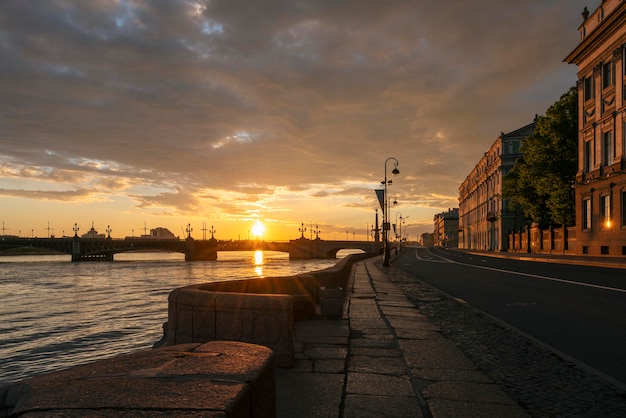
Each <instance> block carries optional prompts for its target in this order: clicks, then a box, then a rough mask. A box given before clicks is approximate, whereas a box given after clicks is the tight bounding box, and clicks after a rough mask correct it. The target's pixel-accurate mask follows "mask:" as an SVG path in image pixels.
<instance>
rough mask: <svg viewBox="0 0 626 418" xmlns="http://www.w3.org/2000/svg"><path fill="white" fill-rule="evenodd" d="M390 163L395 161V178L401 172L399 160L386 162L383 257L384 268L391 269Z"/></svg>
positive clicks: (393, 171)
mask: <svg viewBox="0 0 626 418" xmlns="http://www.w3.org/2000/svg"><path fill="white" fill-rule="evenodd" d="M389 161H393V170H392V171H391V174H392V175H394V176H397V175H398V174H400V170H398V164H399V163H398V160H397V159H395V158H393V157H389V158H387V159H386V160H385V180H384V181H383V185H384V187H385V191H384V196H383V197H384V200H383V201H384V202H385V206H386V207H385V213H384V220H383V235H384V237H383V241H384V243H385V254H384V256H383V266H385V267H389V259H390V258H391V254H390V252H389V229H390V228H389V226H390V225H389V201H388V200H387V185H391V184H392V181H391V180H387V163H388V162H389Z"/></svg>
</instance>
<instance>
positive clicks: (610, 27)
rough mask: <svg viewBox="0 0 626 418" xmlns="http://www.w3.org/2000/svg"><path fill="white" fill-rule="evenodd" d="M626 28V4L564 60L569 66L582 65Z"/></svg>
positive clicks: (606, 19)
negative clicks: (612, 37) (584, 60)
mask: <svg viewBox="0 0 626 418" xmlns="http://www.w3.org/2000/svg"><path fill="white" fill-rule="evenodd" d="M624 27H626V3H622V4H620V5H619V6H618V7H617V8H616V9H615V10H614V11H613V13H611V14H610V15H609V16H607V17H606V18H605V19H604V21H603V22H602V23H601V24H600V25H599V26H598V27H597V28H595V29H594V30H593V31H592V32H591V33H590V34H589V35H587V36H586V37H585V38H584V39H583V40H582V41H581V42H580V43H579V44H578V45H577V46H576V48H574V50H573V51H572V52H570V53H569V54H568V55H567V57H565V59H564V60H563V61H564V62H567V63H568V64H577V65H578V63H580V62H581V61H582V60H583V59H584V58H586V57H587V56H588V55H589V54H590V53H591V52H593V51H595V50H596V49H597V48H598V47H599V46H600V45H602V44H603V43H604V42H606V41H607V40H608V39H609V38H610V37H611V36H612V35H613V34H615V33H617V32H620V31H622V32H623V30H624Z"/></svg>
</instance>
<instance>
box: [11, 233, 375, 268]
mask: <svg viewBox="0 0 626 418" xmlns="http://www.w3.org/2000/svg"><path fill="white" fill-rule="evenodd" d="M11 248H39V249H47V250H50V251H55V252H58V253H62V254H70V255H71V256H72V261H73V262H79V261H113V255H114V254H117V253H124V252H132V251H168V252H178V253H183V254H185V260H186V261H200V260H216V259H217V252H218V251H255V250H262V251H280V252H286V253H289V258H290V259H310V258H335V257H336V255H337V252H338V251H339V250H342V249H359V250H363V251H365V252H377V251H380V248H381V243H377V242H364V241H325V240H322V239H319V238H318V239H314V240H310V239H307V238H299V239H296V240H291V241H288V242H287V241H285V242H271V241H254V240H244V241H221V240H217V239H215V238H211V239H209V240H195V239H193V238H187V239H185V240H179V239H158V238H157V239H155V238H125V239H112V238H80V237H77V236H74V237H73V238H72V237H64V238H14V237H0V253H1V252H2V251H6V250H9V249H11Z"/></svg>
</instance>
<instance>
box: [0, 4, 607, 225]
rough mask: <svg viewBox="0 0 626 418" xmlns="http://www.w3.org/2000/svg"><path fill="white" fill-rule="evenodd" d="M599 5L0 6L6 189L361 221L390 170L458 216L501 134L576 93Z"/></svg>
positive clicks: (412, 196) (1, 150) (0, 143)
mask: <svg viewBox="0 0 626 418" xmlns="http://www.w3.org/2000/svg"><path fill="white" fill-rule="evenodd" d="M595 3H597V1H596V2H593V1H587V0H575V1H571V0H547V1H546V0H531V1H525V2H503V1H497V0H477V1H473V2H432V1H414V0H389V1H385V2H380V1H373V0H366V1H364V0H347V1H343V2H337V1H334V0H333V1H331V0H320V1H315V2H310V1H301V0H296V1H293V0H268V1H263V2H250V1H243V0H211V1H204V0H197V1H185V0H177V1H172V0H150V1H148V0H145V1H142V0H134V1H112V0H111V1H106V0H98V1H90V2H66V1H61V0H58V1H57V0H47V1H42V2H37V6H36V7H33V5H32V4H31V3H30V2H24V1H19V0H7V1H3V2H0V28H1V29H0V156H1V157H2V158H3V160H4V161H11V162H12V168H10V169H7V168H4V169H2V170H1V171H0V175H1V176H2V177H0V182H2V178H8V177H15V176H17V177H32V178H36V179H41V180H43V179H45V180H47V181H50V182H55V183H58V184H60V185H68V186H69V185H74V187H77V188H80V187H91V186H97V187H98V188H99V189H100V190H101V191H102V192H108V193H112V194H114V193H118V192H122V191H125V190H127V188H128V187H132V185H138V186H141V185H146V186H149V187H154V188H161V189H163V191H162V192H160V193H156V194H155V193H152V194H150V193H146V194H142V195H139V194H133V195H132V197H133V198H134V199H137V201H138V202H139V203H138V205H139V207H140V208H148V207H154V206H162V207H171V208H176V210H179V211H181V212H183V213H186V212H190V211H195V210H198V209H200V202H201V201H202V202H203V203H205V204H208V205H218V204H219V205H221V206H222V207H226V204H223V203H221V202H218V200H220V199H217V198H216V199H209V200H205V199H203V198H202V197H200V195H196V194H208V195H212V196H222V195H223V192H224V191H235V192H236V193H240V194H241V195H240V196H239V198H240V199H241V201H244V200H245V198H243V197H242V196H243V195H248V196H249V197H250V199H258V198H260V197H265V198H266V199H267V200H266V206H265V208H266V209H268V210H270V209H272V208H273V209H274V210H278V209H279V208H278V207H272V206H271V205H272V204H271V200H272V199H270V198H269V197H270V196H274V198H275V197H276V192H277V191H279V190H280V191H281V192H284V193H287V191H298V190H303V191H306V190H310V189H311V188H314V187H317V186H316V185H327V186H336V187H337V188H338V189H337V190H339V191H333V192H324V191H320V192H317V193H313V194H312V195H311V196H312V197H313V196H318V197H327V198H331V197H336V195H337V194H338V193H343V194H344V195H347V196H350V195H351V196H353V197H354V199H355V200H354V202H352V203H351V204H352V205H357V206H359V205H362V203H361V201H360V199H361V198H362V197H361V196H362V195H363V193H370V192H371V190H370V191H368V190H364V189H363V188H352V184H353V183H354V182H360V183H362V184H371V185H372V186H371V187H372V188H373V187H375V186H376V185H377V184H378V182H379V181H380V180H381V177H382V175H383V172H382V171H383V167H382V164H383V162H384V160H385V158H386V157H388V156H395V157H397V158H398V160H399V161H400V169H401V172H402V175H403V176H405V178H411V179H412V182H413V183H412V184H410V185H409V184H405V185H404V186H403V187H405V188H406V190H405V193H406V194H407V197H408V199H409V200H410V201H415V202H417V201H419V200H420V199H422V198H423V197H424V196H426V197H427V196H430V195H432V194H433V193H435V191H437V192H438V193H439V191H444V190H445V192H443V194H444V195H445V196H449V198H445V199H441V200H439V203H438V204H442V205H443V206H445V207H447V206H453V199H452V197H453V196H455V193H456V191H457V187H458V184H460V182H461V181H462V180H463V179H464V178H465V176H466V175H467V174H468V173H469V172H470V170H471V169H472V167H473V165H474V164H475V163H476V162H477V161H478V160H479V158H480V156H481V155H482V153H483V152H484V150H485V149H487V148H488V146H489V145H490V144H491V143H492V142H493V141H494V140H495V139H496V138H497V136H498V135H499V133H500V132H501V131H505V132H508V131H512V130H514V129H517V128H519V127H521V126H524V125H526V124H527V123H529V122H530V121H532V118H533V117H534V115H535V114H536V113H543V112H544V111H545V109H546V108H547V107H548V106H549V105H550V104H551V103H553V102H554V101H555V100H556V99H558V97H559V96H560V95H561V94H562V93H563V92H565V91H566V90H567V88H568V87H569V86H570V85H573V84H574V83H575V68H572V67H569V66H567V65H566V64H563V63H562V59H563V57H564V56H565V55H566V54H567V53H568V52H569V51H570V50H571V49H573V48H574V47H575V45H576V43H577V41H578V34H577V30H576V29H577V27H578V24H579V23H580V11H581V10H582V8H583V7H584V6H588V7H589V8H590V9H592V8H593V7H594V6H595V5H596V4H595ZM537 85H542V86H547V87H546V88H542V89H537V88H536V86H537ZM529 92H530V93H529ZM28 167H30V168H28ZM0 184H1V183H0ZM398 184H400V181H398ZM68 188H69V187H68ZM413 189H414V191H409V190H413ZM24 193H25V196H26V194H27V192H26V191H24ZM81 193H84V192H81ZM37 196H38V195H37V192H33V193H32V194H31V197H32V198H37ZM260 206H263V204H262V203H260ZM231 209H233V210H235V209H234V208H231ZM201 210H205V211H212V209H210V208H206V207H202V209H201ZM246 210H248V209H244V210H243V211H237V213H240V212H243V213H245V212H246Z"/></svg>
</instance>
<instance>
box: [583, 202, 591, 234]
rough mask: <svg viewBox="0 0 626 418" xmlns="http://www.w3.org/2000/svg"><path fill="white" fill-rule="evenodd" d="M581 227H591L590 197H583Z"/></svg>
mask: <svg viewBox="0 0 626 418" xmlns="http://www.w3.org/2000/svg"><path fill="white" fill-rule="evenodd" d="M583 229H591V198H590V197H587V198H585V199H583Z"/></svg>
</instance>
